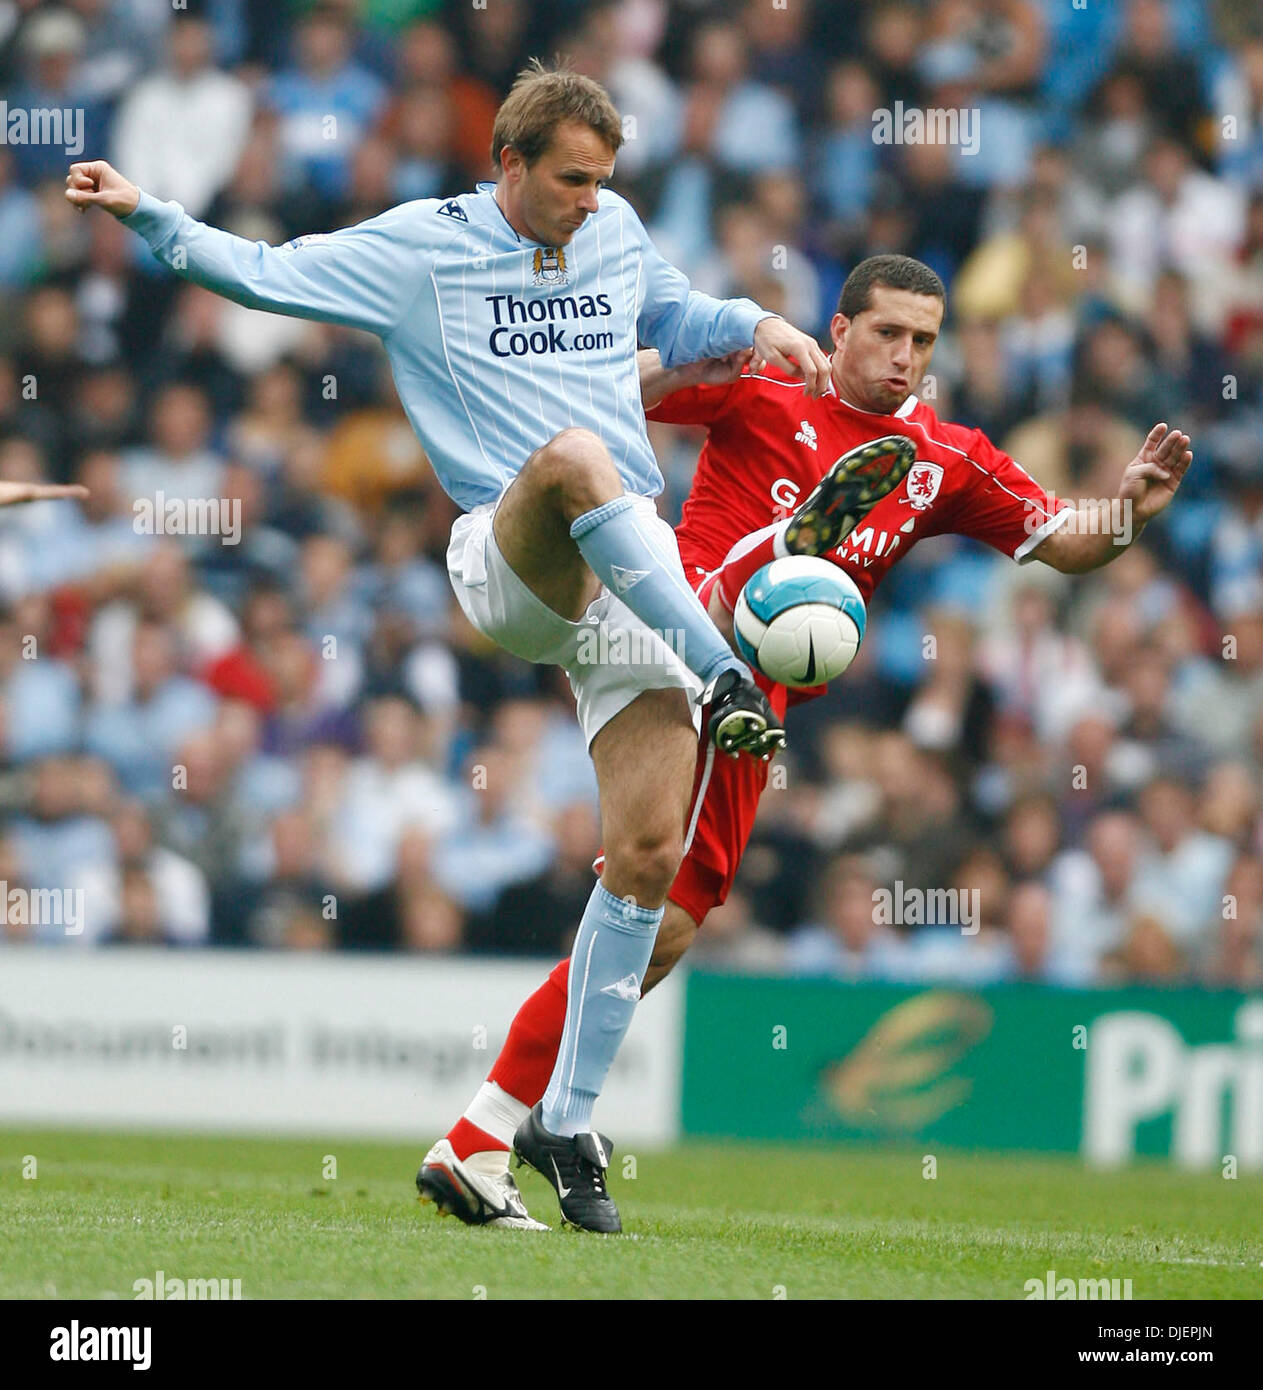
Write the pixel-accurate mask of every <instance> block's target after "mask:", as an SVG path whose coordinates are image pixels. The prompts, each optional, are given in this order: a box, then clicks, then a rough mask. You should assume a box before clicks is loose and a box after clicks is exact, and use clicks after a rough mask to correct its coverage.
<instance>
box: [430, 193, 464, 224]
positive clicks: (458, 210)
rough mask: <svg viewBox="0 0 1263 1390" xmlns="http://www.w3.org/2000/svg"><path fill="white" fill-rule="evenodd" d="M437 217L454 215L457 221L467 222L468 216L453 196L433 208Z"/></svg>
mask: <svg viewBox="0 0 1263 1390" xmlns="http://www.w3.org/2000/svg"><path fill="white" fill-rule="evenodd" d="M434 211H435V214H436V215H437V216H439V217H454V218H455V219H456V220H457V221H458V222H468V221H469V218H468V217H467V216H466V215H465V209H464V208H463V207H461V205H460V204H459V203H458V202H457V201H456V199H455V198H452V199H450V200H449V201H448V202H446V203H444V204H443V206H442V207H441V208H435V209H434Z"/></svg>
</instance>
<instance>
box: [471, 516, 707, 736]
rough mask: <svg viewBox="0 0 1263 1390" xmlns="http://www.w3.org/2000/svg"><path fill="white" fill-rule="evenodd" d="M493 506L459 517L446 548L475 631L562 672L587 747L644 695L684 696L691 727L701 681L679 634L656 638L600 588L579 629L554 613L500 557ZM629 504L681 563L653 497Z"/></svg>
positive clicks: (664, 546) (697, 719)
mask: <svg viewBox="0 0 1263 1390" xmlns="http://www.w3.org/2000/svg"><path fill="white" fill-rule="evenodd" d="M497 506H499V502H488V503H486V504H484V505H483V506H481V507H475V508H474V510H473V511H472V512H466V513H465V515H464V516H461V517H458V518H457V520H456V523H455V525H454V526H453V527H452V534H451V539H450V540H449V541H448V546H447V573H448V575H449V577H450V578H451V581H452V588H453V589H454V590H455V591H456V598H457V600H458V602H459V603H460V606H461V608H462V609H463V610H464V612H465V616H466V617H467V618H468V619H469V621H470V622H471V623H472V624H473V625H474V627H476V628H477V629H478V631H479V632H481V633H482V634H483V635H484V636H485V637H489V638H491V640H492V641H493V642H495V643H496V645H497V646H500V647H503V648H504V649H505V651H508V652H512V653H513V655H514V656H519V657H521V658H523V660H525V661H534V662H538V663H540V664H542V665H546V666H560V667H562V668H563V669H564V670H565V672H566V674H567V675H568V676H569V677H570V688H571V689H572V690H573V691H574V694H575V700H576V702H577V704H578V712H579V723H580V725H581V726H582V728H583V733H584V737H585V738H586V739H587V742H588V746H589V747H591V745H592V740H593V739H594V738H595V737H596V736H597V734H598V733H599V732H600V730H601V729H602V728H603V727H604V726H605V725H606V724H608V723H609V721H610V720H611V719H613V718H614V716H615V715H616V714H618V713H619V712H620V711H621V710H624V709H626V708H627V706H628V705H630V704H631V702H632V701H633V700H634V699H635V698H636V696H637V695H639V694H640V693H641V692H642V691H644V690H671V689H678V690H683V691H685V692H686V693H687V694H688V696H689V703H690V708H691V709H692V711H693V721H694V724H697V723H698V721H699V719H700V711H699V710H698V708H697V703H696V702H697V697H698V696H699V695H700V694H701V692H702V682H701V681H700V680H699V679H698V678H697V677H696V676H695V675H694V674H693V673H692V672H691V671H690V670H689V669H688V667H687V666H685V664H684V663H683V661H681V659H680V657H679V655H678V653H680V652H682V651H683V650H684V646H683V640H684V639H683V633H682V632H681V633H665V634H659V633H656V632H654V631H653V629H652V628H650V627H647V626H646V625H645V624H644V623H642V622H641V621H640V619H639V618H638V617H636V615H635V614H634V613H633V612H632V611H631V609H630V608H628V607H627V605H626V604H625V603H623V602H622V601H621V600H620V599H618V598H616V597H615V596H614V595H613V594H611V593H610V591H609V590H608V589H605V588H602V590H601V592H600V594H599V595H598V596H597V597H596V598H595V599H593V600H592V602H591V603H590V604H589V605H588V609H587V612H586V613H585V614H584V616H583V618H582V619H581V620H580V621H579V622H577V623H572V622H568V621H567V620H566V619H565V618H563V617H561V616H560V615H559V614H557V613H554V612H553V610H552V609H551V608H549V607H548V605H547V604H546V603H544V602H543V601H542V600H541V599H539V598H537V597H536V596H535V595H534V594H533V593H532V592H531V590H530V589H528V588H527V586H526V585H525V584H524V583H523V582H522V580H521V579H519V578H518V576H517V573H516V572H515V571H514V569H513V568H512V566H511V565H510V564H509V562H508V561H507V560H506V559H505V558H504V556H503V555H502V554H501V553H500V547H499V546H498V545H497V544H496V541H495V537H494V536H493V535H492V532H491V523H492V518H493V517H494V516H495V509H496V507H497ZM635 506H636V513H637V515H638V516H639V517H640V519H641V521H642V524H644V525H646V526H650V527H654V528H656V531H657V538H658V540H659V543H660V544H661V545H662V546H663V548H664V549H665V550H666V551H667V552H668V553H669V554H670V555H672V556H674V557H675V559H676V562H677V563H679V555H680V551H679V547H678V545H677V544H676V540H675V532H674V531H673V530H672V529H671V527H670V526H668V525H667V523H666V522H665V521H663V519H662V518H661V517H660V516H659V515H658V512H657V509H656V508H655V507H654V504H653V499H652V498H649V497H637V498H636V499H635ZM680 574H681V577H683V574H684V567H683V565H681V566H680Z"/></svg>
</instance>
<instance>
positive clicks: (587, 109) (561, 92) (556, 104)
mask: <svg viewBox="0 0 1263 1390" xmlns="http://www.w3.org/2000/svg"><path fill="white" fill-rule="evenodd" d="M565 121H579V122H581V123H582V124H583V125H586V126H587V127H588V128H589V129H590V130H594V131H596V133H597V134H598V135H599V136H600V137H601V139H602V140H604V141H605V143H606V144H607V145H608V146H609V147H610V149H611V150H612V151H614V152H615V153H617V152H618V148H619V146H620V145H621V144H622V143H623V123H622V121H621V120H620V119H619V115H618V108H617V107H616V106H615V105H614V103H613V101H611V99H610V94H609V93H608V92H607V91H606V90H605V88H604V87H602V86H601V84H600V83H599V82H594V81H593V80H592V78H590V77H584V76H583V75H582V74H581V73H577V72H572V71H571V70H570V69H569V68H565V67H557V68H546V67H545V66H544V65H543V63H541V62H540V61H539V59H538V58H533V59H532V60H531V64H530V66H529V67H527V68H525V69H524V70H523V71H522V72H520V73H519V74H518V78H517V81H516V82H515V83H514V84H513V86H512V88H511V89H510V91H509V95H508V96H507V97H505V99H504V103H503V104H502V105H501V107H500V109H499V111H497V112H496V123H495V128H494V130H493V131H492V132H491V163H492V165H493V166H494V167H495V168H496V169H497V170H498V169H499V167H500V151H501V150H502V149H503V148H504V147H505V146H506V145H509V146H511V147H512V148H513V149H515V150H517V152H518V153H519V154H520V155H521V156H522V158H523V159H525V160H526V162H527V164H528V165H530V164H534V163H535V161H536V160H537V159H538V158H539V157H540V155H542V154H543V153H544V151H545V150H546V149H547V148H548V146H549V145H550V144H551V143H552V138H553V133H554V131H556V129H557V127H558V126H559V125H561V124H562V123H563V122H565Z"/></svg>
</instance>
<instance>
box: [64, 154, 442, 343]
mask: <svg viewBox="0 0 1263 1390" xmlns="http://www.w3.org/2000/svg"><path fill="white" fill-rule="evenodd" d="M66 198H67V200H68V201H69V202H70V203H72V204H73V205H74V206H75V207H76V208H78V209H79V210H80V211H86V210H87V209H89V208H92V207H100V208H104V209H105V211H106V212H110V213H113V214H114V216H115V217H117V218H119V219H120V220H121V221H122V222H123V225H124V226H126V227H130V228H131V229H132V230H133V231H136V232H138V233H139V234H140V235H141V236H142V237H144V239H145V240H146V241H147V242H148V243H149V248H150V250H151V251H152V252H153V253H154V255H155V256H156V257H157V258H158V259H159V260H160V261H161V262H162V263H163V264H164V265H166V266H167V267H168V268H169V269H170V270H173V271H174V272H175V273H176V274H177V275H181V276H183V277H184V278H185V279H188V280H192V281H193V282H194V283H195V284H198V285H202V286H204V287H205V288H206V289H210V290H214V291H215V293H216V294H221V295H223V296H224V297H225V298H226V299H231V300H233V301H234V302H236V303H238V304H244V305H245V306H246V307H247V308H250V309H266V310H268V311H270V312H272V313H277V314H288V315H291V316H293V317H295V318H305V319H316V320H318V321H320V322H322V323H339V324H344V325H345V326H347V327H349V328H363V329H366V330H367V331H368V332H370V333H376V334H378V335H379V336H381V337H385V336H386V335H387V334H388V333H390V332H392V331H393V330H394V329H395V328H396V327H398V325H399V323H400V322H401V320H402V318H403V315H404V314H405V313H406V311H407V310H408V308H409V307H410V305H411V304H412V301H413V299H414V297H415V290H416V288H417V287H418V286H419V285H420V283H421V280H422V278H423V277H424V276H425V275H428V274H429V271H430V265H431V262H432V258H431V257H429V256H427V255H426V250H427V247H426V245H425V239H426V237H427V234H432V233H434V232H435V231H436V229H435V228H434V227H431V226H430V223H431V222H433V221H434V219H428V220H427V219H426V218H425V216H424V214H422V215H420V216H418V214H417V210H416V209H415V207H411V206H410V205H408V204H404V205H403V206H401V207H398V208H392V209H390V211H388V212H384V213H382V214H381V216H379V217H373V218H370V219H369V220H368V221H367V222H361V223H360V224H359V225H358V226H355V227H346V228H343V230H341V231H338V232H331V233H329V234H327V235H324V234H320V235H316V236H310V237H299V238H297V239H296V240H294V241H291V242H288V243H287V244H286V245H285V246H280V247H276V246H269V245H268V244H267V242H265V241H247V240H246V238H245V237H239V236H233V235H232V234H231V233H230V232H225V231H221V230H219V229H218V228H216V227H208V226H207V225H206V224H205V223H204V222H199V221H197V219H196V218H193V217H190V216H189V215H188V213H186V212H185V211H184V209H183V208H182V207H181V206H180V204H179V203H175V202H165V203H164V202H162V201H160V200H159V199H157V198H154V197H153V196H152V195H150V194H148V193H146V192H145V191H144V190H143V189H140V188H137V186H136V185H135V184H134V183H132V182H131V180H130V179H127V178H124V177H123V175H122V174H120V173H119V172H118V170H117V169H115V168H114V167H113V166H112V165H111V164H109V163H107V162H106V161H105V160H104V159H91V160H86V161H83V162H81V163H78V164H72V165H71V166H70V172H69V174H68V175H67V176H66ZM438 220H439V222H440V223H441V222H443V219H438Z"/></svg>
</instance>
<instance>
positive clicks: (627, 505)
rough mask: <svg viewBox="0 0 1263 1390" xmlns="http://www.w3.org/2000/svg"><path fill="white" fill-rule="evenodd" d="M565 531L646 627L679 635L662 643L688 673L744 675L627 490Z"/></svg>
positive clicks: (706, 678)
mask: <svg viewBox="0 0 1263 1390" xmlns="http://www.w3.org/2000/svg"><path fill="white" fill-rule="evenodd" d="M570 534H571V536H573V537H574V541H575V544H576V545H578V547H579V551H580V553H581V554H582V556H583V558H584V559H585V560H586V561H587V562H588V566H589V567H590V569H591V570H592V573H593V574H595V575H596V577H597V578H598V579H599V580H600V581H601V583H602V584H604V585H605V587H606V588H607V589H608V590H609V591H610V592H611V593H612V594H616V595H617V596H618V597H619V598H620V599H621V600H622V601H623V602H624V603H625V604H626V605H627V606H628V608H630V609H631V611H632V612H633V613H635V615H636V616H637V617H638V618H639V619H640V621H641V622H642V623H644V624H645V626H646V627H650V628H652V629H653V630H654V631H655V632H658V633H680V634H682V636H681V637H680V638H677V639H675V640H674V641H672V640H670V639H669V638H668V639H667V645H668V646H670V647H671V648H672V650H674V651H675V654H676V655H677V656H678V657H679V658H680V660H681V661H683V662H684V664H685V665H686V666H687V667H688V668H689V670H690V671H692V672H693V674H694V675H696V676H698V677H700V678H701V679H702V680H703V681H706V682H709V681H710V680H711V679H712V678H713V677H714V676H717V675H718V674H719V673H720V672H721V671H726V670H729V669H730V668H731V669H734V670H738V671H740V672H742V674H743V675H746V676H749V674H750V671H749V668H748V667H747V666H746V665H745V663H744V662H743V661H742V660H741V658H740V657H739V656H737V655H736V653H735V652H734V651H733V650H732V648H731V647H730V646H729V645H728V643H727V642H725V641H724V639H723V637H722V636H721V635H720V633H719V629H718V628H716V626H715V624H714V623H712V622H711V620H710V618H709V616H708V615H707V612H706V610H705V609H704V608H703V607H702V604H701V600H700V599H699V598H698V597H697V595H696V594H695V593H694V592H693V590H692V589H691V588H690V587H689V584H688V580H686V579H685V578H684V574H683V571H682V570H681V568H680V562H679V558H678V557H677V556H674V555H669V554H667V553H666V552H665V551H664V549H663V548H662V546H661V544H660V543H659V542H657V541H656V540H655V539H654V537H653V535H652V533H651V531H650V529H649V528H648V527H647V526H645V525H643V524H642V523H641V520H640V518H639V517H638V516H637V515H636V512H635V504H634V502H633V499H632V497H631V496H630V494H628V493H624V494H623V495H622V496H621V497H615V498H614V499H613V501H611V502H605V503H602V505H601V506H599V507H594V508H593V509H592V510H591V511H590V512H584V514H583V515H582V516H581V517H578V518H576V519H575V521H574V522H573V524H572V525H571V527H570Z"/></svg>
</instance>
